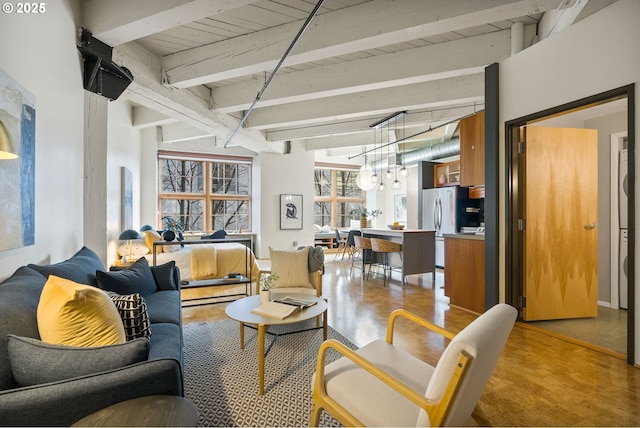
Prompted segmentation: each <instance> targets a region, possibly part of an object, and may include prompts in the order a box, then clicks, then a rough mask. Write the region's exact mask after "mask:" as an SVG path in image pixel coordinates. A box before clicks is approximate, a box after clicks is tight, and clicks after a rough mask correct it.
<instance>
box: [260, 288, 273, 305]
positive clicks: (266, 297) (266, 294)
mask: <svg viewBox="0 0 640 428" xmlns="http://www.w3.org/2000/svg"><path fill="white" fill-rule="evenodd" d="M269 301H271V290H260V303H264V302H269Z"/></svg>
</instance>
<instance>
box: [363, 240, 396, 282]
mask: <svg viewBox="0 0 640 428" xmlns="http://www.w3.org/2000/svg"><path fill="white" fill-rule="evenodd" d="M371 249H372V250H373V251H374V252H376V253H380V255H381V258H382V260H381V263H380V265H381V266H382V269H383V276H384V286H385V287H386V286H387V272H389V278H391V271H392V270H393V269H398V268H394V267H393V266H391V265H390V264H389V254H390V253H399V254H400V260H402V244H398V243H397V242H391V241H387V240H386V239H379V238H371ZM369 272H371V266H369ZM402 284H403V285H404V276H403V277H402Z"/></svg>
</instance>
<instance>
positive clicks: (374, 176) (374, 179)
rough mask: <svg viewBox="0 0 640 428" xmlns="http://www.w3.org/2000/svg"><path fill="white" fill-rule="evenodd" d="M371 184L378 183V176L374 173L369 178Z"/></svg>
mask: <svg viewBox="0 0 640 428" xmlns="http://www.w3.org/2000/svg"><path fill="white" fill-rule="evenodd" d="M371 182H372V183H377V182H378V174H376V173H375V172H374V173H373V175H372V176H371Z"/></svg>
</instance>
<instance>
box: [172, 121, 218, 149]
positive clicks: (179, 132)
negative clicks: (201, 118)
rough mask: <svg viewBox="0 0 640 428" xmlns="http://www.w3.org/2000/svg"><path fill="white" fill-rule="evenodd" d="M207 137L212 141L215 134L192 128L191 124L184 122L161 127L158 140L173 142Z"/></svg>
mask: <svg viewBox="0 0 640 428" xmlns="http://www.w3.org/2000/svg"><path fill="white" fill-rule="evenodd" d="M209 137H210V138H214V140H213V141H215V138H216V137H217V134H215V133H213V132H206V131H203V130H202V129H198V128H194V127H193V126H189V125H187V124H186V123H172V124H169V125H165V126H162V127H161V138H160V141H161V142H163V143H166V144H173V143H179V142H182V141H189V140H197V139H200V138H209ZM214 147H215V145H214Z"/></svg>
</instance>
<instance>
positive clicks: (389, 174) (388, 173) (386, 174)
mask: <svg viewBox="0 0 640 428" xmlns="http://www.w3.org/2000/svg"><path fill="white" fill-rule="evenodd" d="M384 175H385V177H387V178H391V177H392V176H393V174H391V171H389V170H388V169H387V172H385V173H384Z"/></svg>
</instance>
